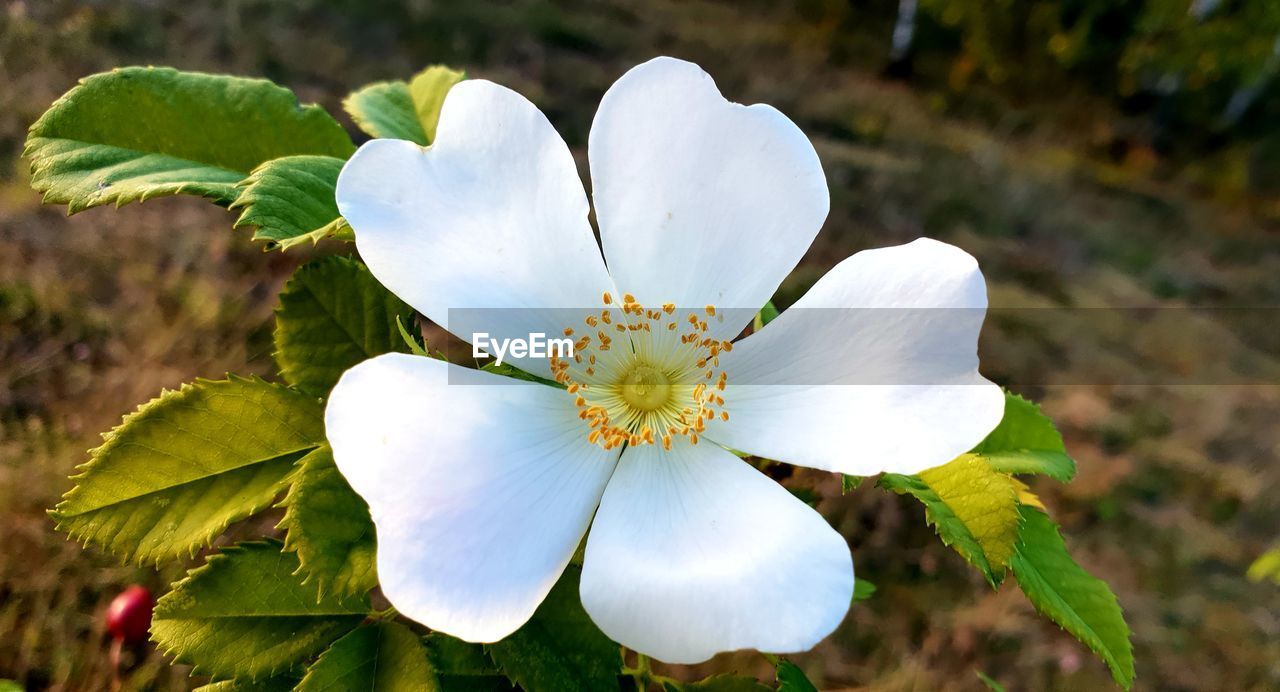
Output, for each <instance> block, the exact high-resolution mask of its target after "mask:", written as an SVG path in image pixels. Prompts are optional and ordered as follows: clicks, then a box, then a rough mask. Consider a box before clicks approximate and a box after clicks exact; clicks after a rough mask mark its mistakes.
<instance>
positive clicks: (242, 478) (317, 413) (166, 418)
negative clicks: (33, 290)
mask: <svg viewBox="0 0 1280 692" xmlns="http://www.w3.org/2000/svg"><path fill="white" fill-rule="evenodd" d="M104 437H105V442H104V443H103V444H102V446H101V447H98V448H97V449H95V450H93V451H92V452H90V460H89V461H88V463H86V464H85V465H83V466H81V467H80V470H81V473H80V474H79V475H77V476H75V477H74V478H73V480H75V482H76V485H75V487H74V488H72V489H71V491H70V492H68V493H67V494H66V495H65V496H64V498H63V500H62V502H61V503H59V504H58V506H57V508H55V509H54V510H53V512H51V514H52V515H53V518H54V519H55V520H56V521H57V526H58V528H59V529H62V530H63V531H66V532H68V533H69V534H71V536H72V537H73V538H75V539H77V540H80V541H83V542H85V543H90V544H94V545H98V546H101V547H103V548H104V549H106V550H108V551H110V552H112V553H115V554H117V555H119V556H121V557H122V558H124V559H125V560H129V561H137V562H159V561H162V560H166V559H173V558H177V557H182V556H190V555H192V554H194V552H195V551H196V550H198V549H200V548H202V547H204V546H207V545H208V544H209V542H210V541H211V540H212V539H213V538H214V537H215V536H217V535H218V534H220V533H222V531H223V530H224V529H226V527H227V526H228V525H230V524H231V523H232V522H234V521H237V520H240V519H243V518H245V517H247V516H250V515H252V514H254V513H256V512H258V511H260V510H262V509H265V508H267V507H269V506H270V505H271V502H272V501H273V500H274V499H275V498H276V497H277V496H278V495H279V494H280V493H281V492H283V490H284V489H285V486H286V484H287V479H288V477H289V474H290V472H291V470H292V469H293V464H294V462H295V461H296V460H297V459H299V458H300V457H302V456H303V455H304V454H306V453H307V452H308V451H310V450H311V449H313V448H314V447H316V446H317V445H319V444H322V443H323V442H324V422H323V411H322V409H321V406H320V402H319V401H318V400H316V399H315V398H313V397H309V396H307V395H305V394H301V393H299V392H296V391H294V390H291V389H289V388H287V387H283V386H280V385H275V384H270V383H267V382H263V381H262V380H258V379H244V378H239V377H232V378H231V379H228V380H218V381H211V380H197V381H196V382H195V383H194V384H188V385H184V386H183V387H182V388H181V389H179V390H178V391H166V392H163V393H161V394H160V396H159V397H157V398H155V399H152V400H151V401H149V402H147V403H146V404H143V405H142V406H140V407H139V408H138V410H137V411H136V412H135V413H132V414H130V415H128V416H126V417H125V419H124V422H122V423H121V424H120V425H119V426H118V427H116V428H115V429H114V430H112V431H111V432H110V433H107V434H106V435H105V436H104Z"/></svg>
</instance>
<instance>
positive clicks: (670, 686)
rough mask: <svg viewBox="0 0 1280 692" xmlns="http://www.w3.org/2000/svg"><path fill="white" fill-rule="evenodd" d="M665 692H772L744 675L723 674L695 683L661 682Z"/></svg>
mask: <svg viewBox="0 0 1280 692" xmlns="http://www.w3.org/2000/svg"><path fill="white" fill-rule="evenodd" d="M662 687H663V689H665V690H666V692H772V691H773V688H772V687H769V686H768V685H766V684H764V683H762V682H760V681H759V680H757V679H755V678H751V677H747V676H745V675H735V674H732V673H723V674H720V675H713V676H711V677H709V678H704V679H702V680H699V681H697V682H690V683H681V682H676V681H674V680H663V681H662Z"/></svg>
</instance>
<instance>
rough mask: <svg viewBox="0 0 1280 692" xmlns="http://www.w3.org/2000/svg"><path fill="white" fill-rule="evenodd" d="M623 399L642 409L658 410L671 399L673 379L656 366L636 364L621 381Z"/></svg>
mask: <svg viewBox="0 0 1280 692" xmlns="http://www.w3.org/2000/svg"><path fill="white" fill-rule="evenodd" d="M619 388H620V389H621V390H622V400H623V401H625V402H627V403H628V404H630V405H631V406H632V407H634V408H636V409H639V410H641V411H656V410H658V409H660V408H662V407H663V406H666V405H667V402H669V401H671V381H670V380H668V379H667V376H666V375H664V374H663V373H662V371H661V370H658V369H657V368H655V367H652V366H649V365H636V366H635V367H634V368H633V369H632V370H631V372H629V373H627V374H626V376H625V377H623V378H622V381H621V382H620V383H619Z"/></svg>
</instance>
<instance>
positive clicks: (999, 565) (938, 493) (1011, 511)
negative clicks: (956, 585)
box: [880, 454, 1019, 585]
mask: <svg viewBox="0 0 1280 692" xmlns="http://www.w3.org/2000/svg"><path fill="white" fill-rule="evenodd" d="M1012 481H1013V479H1012V478H1011V477H1010V476H1008V475H1007V474H1003V473H998V472H996V471H994V470H992V469H991V467H990V466H988V465H987V464H986V462H985V461H984V460H983V459H982V458H981V457H978V456H976V455H973V454H965V455H962V456H960V457H959V458H957V459H956V460H954V461H952V462H950V463H948V464H945V465H943V466H939V467H937V468H933V469H929V470H927V471H924V472H922V473H921V474H920V475H919V476H905V475H902V474H896V473H886V474H884V475H883V476H881V479H880V483H881V485H883V486H885V487H887V488H889V489H891V490H893V491H895V492H898V493H909V494H910V495H912V496H913V497H915V498H916V499H918V500H920V502H922V503H923V504H924V506H925V520H926V521H928V522H929V524H930V525H932V526H933V527H934V528H936V529H937V531H938V535H939V536H940V537H941V538H942V541H943V543H946V544H947V545H949V546H951V547H953V548H955V550H956V552H958V553H960V555H962V556H963V557H964V558H965V559H966V560H968V561H969V563H970V564H972V565H973V566H974V567H977V568H978V569H979V570H980V571H982V573H983V574H984V575H985V576H986V577H987V580H988V581H989V582H990V583H991V584H992V585H996V584H999V583H1000V581H1001V579H1002V578H1003V576H1004V566H1005V564H1006V563H1007V562H1008V560H1009V557H1010V555H1012V554H1013V545H1014V542H1015V541H1016V540H1017V535H1018V523H1019V517H1018V499H1017V492H1016V490H1015V488H1014V486H1013V482H1012Z"/></svg>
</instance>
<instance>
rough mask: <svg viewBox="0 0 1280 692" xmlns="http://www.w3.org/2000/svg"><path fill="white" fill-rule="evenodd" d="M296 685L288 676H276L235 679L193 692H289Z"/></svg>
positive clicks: (294, 679) (221, 681) (212, 683)
mask: <svg viewBox="0 0 1280 692" xmlns="http://www.w3.org/2000/svg"><path fill="white" fill-rule="evenodd" d="M297 684H298V679H297V678H296V677H292V676H289V675H277V676H275V677H270V678H262V679H259V680H246V679H244V678H235V679H231V680H220V681H218V682H211V683H209V684H208V685H204V686H202V687H197V688H196V689H195V692H290V690H292V689H293V688H294V686H295V685H297Z"/></svg>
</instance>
